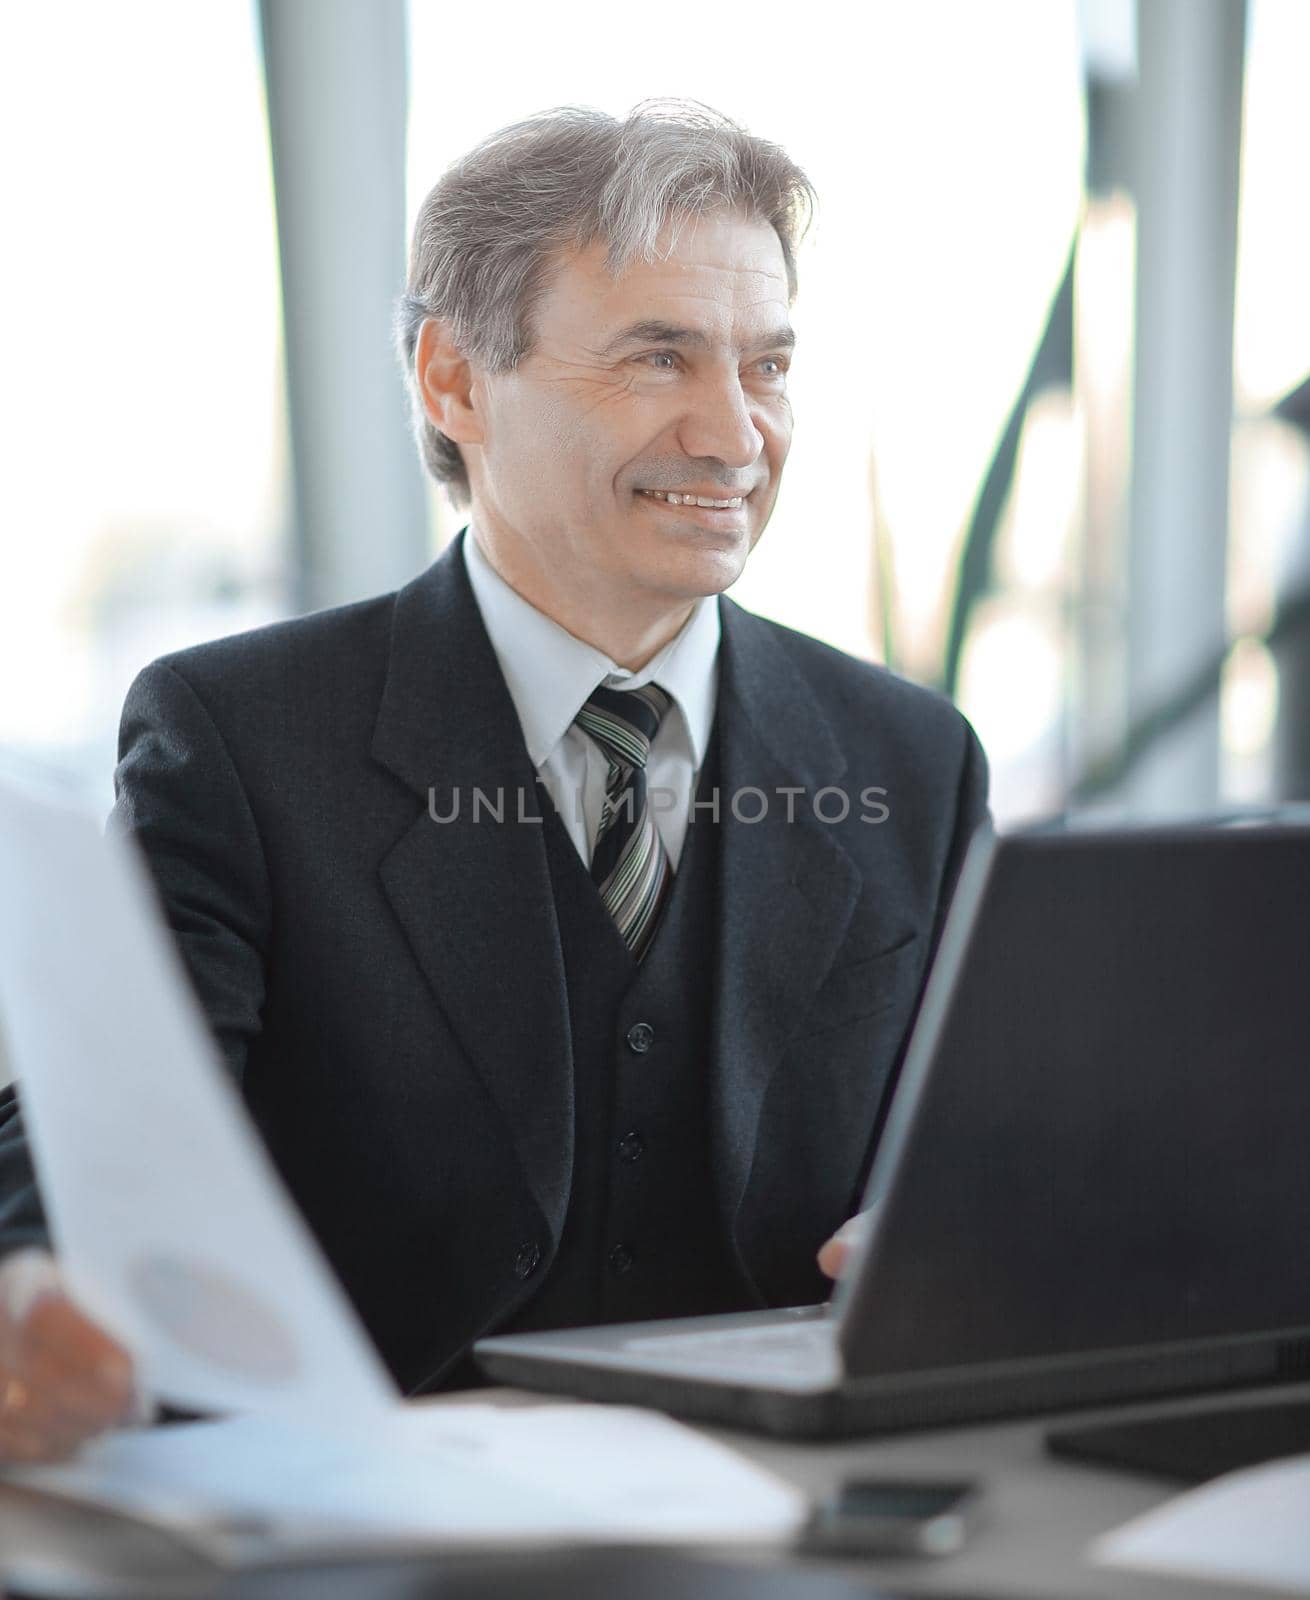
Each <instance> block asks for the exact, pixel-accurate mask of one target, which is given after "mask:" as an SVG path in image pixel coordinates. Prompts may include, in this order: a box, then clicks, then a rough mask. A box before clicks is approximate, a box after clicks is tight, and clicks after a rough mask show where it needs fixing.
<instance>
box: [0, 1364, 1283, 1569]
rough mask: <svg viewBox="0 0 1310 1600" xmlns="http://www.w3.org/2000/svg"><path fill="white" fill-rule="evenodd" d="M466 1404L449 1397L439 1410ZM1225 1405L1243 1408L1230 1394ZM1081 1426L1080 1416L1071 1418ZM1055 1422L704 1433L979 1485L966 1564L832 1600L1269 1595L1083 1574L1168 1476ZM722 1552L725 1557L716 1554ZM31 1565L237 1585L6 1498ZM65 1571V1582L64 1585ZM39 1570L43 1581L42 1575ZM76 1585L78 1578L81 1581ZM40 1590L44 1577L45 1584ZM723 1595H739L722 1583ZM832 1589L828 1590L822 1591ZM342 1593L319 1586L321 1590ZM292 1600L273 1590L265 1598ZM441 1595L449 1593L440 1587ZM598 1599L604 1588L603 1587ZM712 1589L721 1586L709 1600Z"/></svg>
mask: <svg viewBox="0 0 1310 1600" xmlns="http://www.w3.org/2000/svg"><path fill="white" fill-rule="evenodd" d="M1244 1393H1245V1394H1246V1395H1247V1396H1248V1397H1249V1399H1250V1401H1251V1403H1252V1404H1256V1403H1259V1402H1260V1401H1262V1400H1266V1399H1270V1398H1274V1397H1279V1396H1282V1397H1286V1398H1289V1399H1290V1398H1292V1397H1293V1396H1295V1397H1298V1398H1310V1383H1304V1384H1296V1385H1282V1386H1280V1387H1279V1388H1277V1389H1253V1390H1249V1391H1244ZM465 1398H468V1397H466V1396H463V1395H452V1396H444V1397H442V1398H441V1399H438V1400H433V1401H431V1402H429V1403H431V1404H434V1405H441V1404H443V1403H449V1402H450V1401H455V1400H462V1399H465ZM476 1398H477V1399H478V1400H479V1401H482V1402H487V1401H496V1402H497V1403H501V1404H506V1405H518V1404H534V1403H536V1401H535V1398H534V1397H531V1396H527V1395H522V1394H520V1393H518V1392H516V1391H510V1390H479V1391H477V1394H476ZM1215 1398H1216V1397H1214V1396H1198V1397H1195V1398H1192V1399H1188V1400H1183V1401H1174V1402H1171V1403H1169V1404H1168V1405H1158V1406H1155V1407H1151V1408H1147V1407H1142V1406H1135V1407H1131V1408H1129V1407H1107V1408H1103V1409H1100V1410H1097V1411H1094V1412H1093V1411H1080V1412H1078V1413H1077V1414H1076V1418H1077V1420H1078V1421H1092V1420H1096V1419H1102V1418H1107V1419H1108V1418H1110V1417H1114V1416H1118V1415H1127V1414H1129V1413H1130V1412H1131V1414H1133V1415H1141V1414H1143V1413H1144V1412H1145V1411H1146V1410H1148V1409H1150V1410H1154V1411H1159V1412H1170V1413H1176V1412H1180V1411H1188V1410H1196V1409H1200V1408H1204V1407H1205V1406H1207V1405H1212V1404H1214V1403H1215ZM1228 1398H1230V1399H1231V1398H1235V1396H1229V1397H1228ZM1070 1415H1071V1416H1072V1414H1070ZM1057 1420H1062V1419H1057V1418H1054V1417H1044V1418H1042V1419H1040V1420H1027V1421H1021V1422H1011V1423H1003V1424H993V1425H987V1426H978V1427H971V1428H962V1429H951V1430H941V1431H937V1432H926V1433H915V1434H901V1435H896V1436H888V1437H883V1438H880V1439H871V1440H863V1441H849V1440H847V1441H842V1442H841V1443H835V1444H820V1445H813V1444H788V1443H782V1442H780V1441H778V1440H774V1439H764V1438H758V1437H755V1436H752V1435H748V1434H743V1433H738V1432H735V1431H731V1430H728V1429H717V1428H714V1429H707V1430H706V1432H707V1433H709V1434H711V1435H712V1436H714V1437H717V1438H720V1439H722V1440H723V1441H724V1442H726V1443H729V1444H731V1445H732V1446H733V1447H734V1448H736V1449H738V1450H741V1451H742V1452H743V1453H744V1454H747V1455H749V1456H751V1457H752V1458H753V1459H755V1460H757V1461H759V1462H761V1463H762V1464H764V1465H767V1466H768V1467H770V1468H772V1469H773V1470H774V1471H775V1472H778V1473H779V1474H780V1475H782V1476H784V1477H786V1478H788V1479H789V1480H791V1481H792V1482H794V1483H796V1484H798V1485H799V1486H801V1487H802V1488H804V1489H806V1490H807V1491H809V1492H811V1493H814V1494H819V1493H823V1492H826V1491H827V1490H829V1489H830V1488H831V1487H833V1486H834V1485H835V1484H836V1483H837V1482H838V1480H839V1479H841V1478H842V1477H843V1476H845V1475H848V1474H852V1473H866V1474H869V1475H877V1474H884V1475H889V1476H894V1475H897V1474H900V1473H912V1474H922V1475H925V1476H938V1477H960V1476H965V1477H972V1478H976V1479H978V1480H979V1481H980V1482H981V1484H982V1487H983V1505H982V1513H981V1515H980V1518H979V1524H978V1527H977V1530H976V1532H975V1533H974V1535H973V1537H972V1538H971V1540H970V1542H969V1545H968V1547H967V1548H966V1549H965V1550H964V1551H962V1552H961V1553H960V1554H959V1555H957V1556H952V1557H947V1558H945V1559H939V1560H932V1561H905V1560H902V1561H895V1562H893V1561H878V1562H872V1561H859V1562H854V1561H849V1560H844V1561H843V1560H826V1559H825V1560H823V1561H821V1562H820V1561H816V1560H815V1559H814V1558H806V1559H805V1560H804V1562H803V1566H804V1570H805V1571H807V1572H815V1573H818V1572H824V1573H827V1574H830V1575H831V1576H832V1577H833V1578H834V1579H846V1580H849V1581H850V1587H849V1588H848V1586H847V1584H846V1583H840V1582H839V1583H836V1584H835V1586H834V1589H833V1594H834V1597H835V1596H836V1595H837V1594H838V1592H840V1594H842V1595H844V1594H847V1593H861V1592H868V1593H875V1592H879V1591H881V1592H883V1593H892V1594H894V1593H902V1594H916V1593H924V1594H926V1593H932V1594H942V1595H952V1596H959V1597H966V1596H988V1597H1002V1596H1015V1597H1027V1596H1032V1597H1037V1596H1041V1597H1042V1600H1051V1597H1054V1596H1059V1597H1067V1600H1083V1597H1086V1600H1118V1597H1125V1600H1126V1597H1128V1596H1132V1597H1134V1600H1180V1597H1182V1596H1184V1595H1202V1596H1205V1597H1208V1600H1236V1597H1238V1596H1243V1597H1248V1600H1249V1597H1254V1596H1257V1595H1263V1596H1264V1597H1265V1600H1268V1595H1269V1591H1267V1590H1256V1589H1247V1588H1236V1587H1233V1586H1231V1585H1223V1584H1204V1585H1203V1584H1199V1583H1196V1582H1195V1581H1191V1580H1188V1581H1185V1580H1180V1579H1168V1578H1162V1577H1155V1576H1148V1575H1146V1574H1140V1573H1127V1572H1117V1571H1113V1570H1109V1569H1105V1568H1099V1567H1093V1566H1090V1565H1088V1564H1087V1563H1086V1562H1085V1560H1084V1558H1083V1552H1084V1551H1085V1550H1086V1548H1087V1545H1088V1544H1089V1543H1090V1541H1091V1540H1092V1539H1094V1538H1095V1537H1096V1536H1097V1535H1098V1534H1101V1533H1105V1532H1107V1531H1108V1530H1109V1529H1111V1528H1114V1527H1117V1526H1118V1525H1119V1524H1120V1523H1122V1522H1126V1521H1127V1520H1128V1519H1129V1518H1130V1517H1134V1516H1137V1515H1139V1514H1140V1513H1142V1512H1144V1511H1146V1510H1149V1509H1150V1508H1151V1507H1152V1506H1154V1505H1157V1504H1158V1503H1159V1502H1160V1501H1162V1500H1165V1499H1167V1498H1169V1497H1170V1496H1171V1495H1172V1494H1175V1493H1177V1492H1178V1491H1177V1488H1176V1487H1175V1486H1172V1485H1170V1484H1168V1483H1165V1482H1163V1481H1160V1480H1156V1479H1150V1478H1145V1477H1137V1476H1134V1475H1131V1474H1128V1473H1122V1472H1114V1471H1110V1470H1105V1469H1100V1468H1096V1467H1092V1466H1081V1465H1076V1464H1074V1463H1072V1462H1066V1461H1060V1460H1056V1459H1054V1458H1052V1457H1051V1456H1049V1455H1047V1453H1046V1451H1045V1447H1044V1443H1043V1436H1044V1433H1045V1430H1046V1429H1047V1428H1048V1427H1049V1426H1051V1425H1052V1424H1053V1423H1054V1422H1056V1421H1057ZM716 1555H717V1553H716ZM731 1559H732V1560H733V1561H740V1560H742V1559H746V1560H748V1561H750V1562H754V1563H757V1564H758V1566H759V1567H761V1568H767V1569H770V1570H771V1571H773V1572H774V1573H775V1574H777V1575H778V1576H781V1575H782V1571H783V1570H796V1569H797V1568H798V1565H799V1564H800V1558H798V1557H796V1556H794V1555H791V1554H790V1553H788V1552H779V1551H775V1550H758V1551H755V1552H751V1553H750V1554H749V1555H748V1556H746V1557H745V1558H743V1557H742V1555H741V1552H739V1551H736V1552H733V1553H732V1557H731ZM15 1568H21V1569H25V1570H26V1572H27V1574H28V1576H27V1577H26V1578H25V1580H24V1583H23V1586H22V1589H21V1592H22V1593H23V1594H24V1595H26V1594H29V1593H30V1594H32V1595H38V1594H48V1595H61V1596H67V1597H69V1600H71V1597H72V1596H74V1595H77V1594H86V1595H94V1594H102V1595H109V1594H115V1595H128V1594H130V1595H132V1596H133V1600H151V1597H152V1596H158V1597H160V1600H163V1597H165V1596H168V1597H174V1596H176V1597H178V1600H182V1597H187V1600H190V1597H201V1596H209V1595H214V1596H220V1595H221V1596H223V1597H226V1596H228V1595H229V1594H231V1595H233V1596H238V1595H239V1594H240V1593H241V1592H242V1591H241V1590H240V1589H239V1588H235V1587H234V1588H228V1587H226V1586H217V1587H216V1585H215V1583H214V1581H213V1578H212V1574H210V1573H209V1572H208V1569H207V1568H205V1567H203V1566H202V1565H201V1564H199V1562H198V1560H197V1558H196V1557H194V1556H192V1555H190V1554H189V1553H188V1552H186V1551H184V1550H182V1549H180V1548H179V1547H178V1546H176V1545H175V1544H173V1543H172V1541H170V1540H168V1539H167V1538H165V1537H164V1536H162V1535H159V1534H154V1533H152V1532H150V1531H148V1530H145V1529H142V1528H138V1527H135V1526H132V1525H129V1524H125V1523H121V1522H118V1521H116V1520H115V1519H113V1518H110V1517H106V1516H102V1515H98V1514H95V1513H91V1512H88V1511H84V1510H79V1509H75V1508H71V1507H67V1506H59V1505H51V1504H49V1503H45V1502H40V1501H37V1500H36V1499H35V1498H34V1497H32V1496H30V1495H26V1494H23V1493H21V1492H20V1491H17V1490H13V1489H4V1488H0V1571H4V1572H5V1573H6V1575H10V1581H11V1582H13V1578H12V1576H11V1575H12V1573H13V1571H14V1570H15ZM61 1572H62V1573H63V1576H60V1574H61ZM42 1574H44V1577H42V1576H41V1575H42ZM79 1574H80V1575H81V1576H80V1577H79V1576H77V1575H79ZM38 1580H39V1581H38ZM538 1587H539V1586H538V1585H536V1584H534V1583H532V1582H531V1580H526V1579H525V1581H524V1582H523V1583H522V1584H517V1583H516V1584H514V1585H513V1586H512V1588H511V1589H507V1590H506V1591H505V1592H506V1593H510V1592H514V1593H522V1594H524V1595H525V1596H526V1595H532V1594H533V1593H534V1591H535V1590H536V1589H537V1588H538ZM722 1587H723V1588H724V1589H728V1590H731V1592H733V1593H736V1592H737V1591H736V1589H735V1588H734V1587H733V1586H732V1585H731V1584H729V1583H728V1582H727V1581H726V1579H725V1582H724V1584H723V1585H722ZM824 1587H825V1588H827V1585H824ZM327 1590H330V1591H331V1593H332V1594H333V1595H334V1596H335V1595H336V1594H337V1593H339V1592H341V1591H340V1590H339V1589H338V1587H337V1586H336V1585H334V1584H329V1583H324V1584H323V1585H322V1586H321V1589H320V1591H319V1592H325V1591H327ZM273 1592H278V1593H283V1592H285V1593H287V1594H288V1595H289V1594H290V1593H291V1589H290V1587H287V1588H286V1589H285V1590H279V1591H274V1590H266V1589H265V1588H263V1587H260V1589H259V1593H260V1594H264V1593H273ZM294 1592H295V1595H296V1596H297V1597H299V1596H300V1595H301V1594H302V1593H304V1594H305V1595H313V1594H314V1593H315V1592H316V1590H315V1587H314V1585H313V1583H312V1582H309V1581H303V1580H302V1581H298V1582H297V1583H296V1584H295V1588H294ZM429 1592H431V1593H435V1592H436V1591H435V1590H429V1589H428V1588H426V1587H422V1586H410V1585H408V1584H406V1585H404V1586H403V1587H396V1586H394V1585H393V1584H391V1583H385V1584H382V1585H381V1586H378V1585H376V1584H373V1583H362V1582H361V1584H360V1585H358V1586H357V1587H356V1589H355V1592H354V1593H353V1594H352V1596H351V1600H370V1596H377V1597H378V1600H381V1597H383V1596H385V1597H386V1600H393V1597H394V1600H401V1597H402V1596H404V1597H405V1600H408V1597H409V1596H417V1595H418V1594H420V1593H429ZM441 1592H442V1594H443V1595H444V1594H445V1593H446V1590H445V1587H444V1585H443V1586H442V1591H441ZM597 1592H600V1591H599V1590H598V1591H597ZM706 1593H707V1595H713V1594H714V1593H715V1588H714V1587H709V1588H707V1590H706Z"/></svg>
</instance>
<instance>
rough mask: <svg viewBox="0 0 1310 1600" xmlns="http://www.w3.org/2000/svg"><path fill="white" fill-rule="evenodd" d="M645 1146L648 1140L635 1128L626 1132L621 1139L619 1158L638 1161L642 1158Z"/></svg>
mask: <svg viewBox="0 0 1310 1600" xmlns="http://www.w3.org/2000/svg"><path fill="white" fill-rule="evenodd" d="M645 1148H646V1141H645V1140H644V1139H643V1138H642V1136H641V1135H640V1134H639V1133H637V1132H636V1130H635V1129H634V1131H633V1132H632V1133H625V1134H624V1135H623V1137H622V1138H621V1139H620V1140H619V1159H620V1160H621V1161H637V1160H639V1159H640V1158H641V1155H642V1152H643V1151H644V1150H645Z"/></svg>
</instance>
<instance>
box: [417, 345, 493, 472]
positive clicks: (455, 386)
mask: <svg viewBox="0 0 1310 1600" xmlns="http://www.w3.org/2000/svg"><path fill="white" fill-rule="evenodd" d="M414 378H415V381H416V383H417V384H418V392H419V395H420V396H421V398H422V401H423V410H424V412H425V413H426V414H427V419H428V421H429V422H430V423H431V424H432V425H433V427H434V428H439V429H440V430H441V432H442V433H444V434H445V435H446V437H447V438H448V439H453V440H454V441H455V443H456V444H481V443H482V419H481V417H480V416H479V415H478V412H477V409H476V407H475V404H474V398H473V371H472V368H471V367H470V366H469V364H468V362H467V361H466V360H465V358H464V357H463V356H462V355H461V354H460V351H459V348H458V346H457V345H456V344H455V339H454V331H453V329H452V328H451V325H450V323H449V322H444V321H442V320H440V319H439V318H437V317H429V318H428V319H427V320H426V321H425V322H424V324H423V326H422V327H421V328H420V329H419V333H418V344H417V345H416V346H415V349H414Z"/></svg>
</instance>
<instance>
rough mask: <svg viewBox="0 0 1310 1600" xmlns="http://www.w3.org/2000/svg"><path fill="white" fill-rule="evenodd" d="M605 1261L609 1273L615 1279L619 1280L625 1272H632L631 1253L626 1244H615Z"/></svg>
mask: <svg viewBox="0 0 1310 1600" xmlns="http://www.w3.org/2000/svg"><path fill="white" fill-rule="evenodd" d="M606 1259H607V1260H608V1262H609V1269H610V1271H611V1272H612V1273H613V1274H614V1276H615V1277H616V1278H621V1277H622V1276H623V1274H624V1273H625V1272H631V1271H632V1251H631V1250H629V1249H628V1247H627V1245H626V1244H616V1245H615V1246H614V1248H613V1249H612V1250H611V1251H610V1253H609V1255H608V1256H607V1257H606Z"/></svg>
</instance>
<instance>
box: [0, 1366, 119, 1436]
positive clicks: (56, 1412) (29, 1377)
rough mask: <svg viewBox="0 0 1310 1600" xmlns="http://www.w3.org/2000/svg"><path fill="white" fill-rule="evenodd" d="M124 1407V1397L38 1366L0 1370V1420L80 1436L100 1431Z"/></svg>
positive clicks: (113, 1420)
mask: <svg viewBox="0 0 1310 1600" xmlns="http://www.w3.org/2000/svg"><path fill="white" fill-rule="evenodd" d="M128 1399H129V1400H130V1396H129V1397H128ZM127 1410H128V1401H127V1400H123V1399H121V1397H120V1398H115V1399H111V1398H109V1397H107V1396H105V1395H103V1394H100V1393H99V1392H97V1391H95V1390H90V1391H88V1390H87V1389H86V1388H85V1387H75V1386H73V1385H71V1384H70V1383H69V1382H68V1381H67V1380H65V1379H62V1378H60V1377H58V1376H52V1375H51V1374H50V1373H48V1372H47V1371H45V1370H43V1369H42V1368H41V1367H40V1366H37V1367H35V1368H33V1367H30V1366H29V1367H25V1368H21V1369H19V1370H17V1371H15V1370H14V1369H13V1368H8V1369H5V1370H4V1371H3V1372H0V1422H6V1421H9V1420H11V1419H12V1420H14V1421H16V1422H18V1423H20V1424H21V1425H22V1426H24V1427H31V1428H37V1429H40V1430H53V1431H56V1432H63V1431H67V1432H69V1433H70V1434H74V1435H79V1436H80V1435H85V1434H88V1433H100V1432H103V1431H104V1430H105V1429H106V1428H109V1427H112V1426H113V1425H114V1424H115V1423H116V1422H118V1421H120V1420H121V1419H122V1418H123V1417H124V1416H125V1414H126V1412H127Z"/></svg>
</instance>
